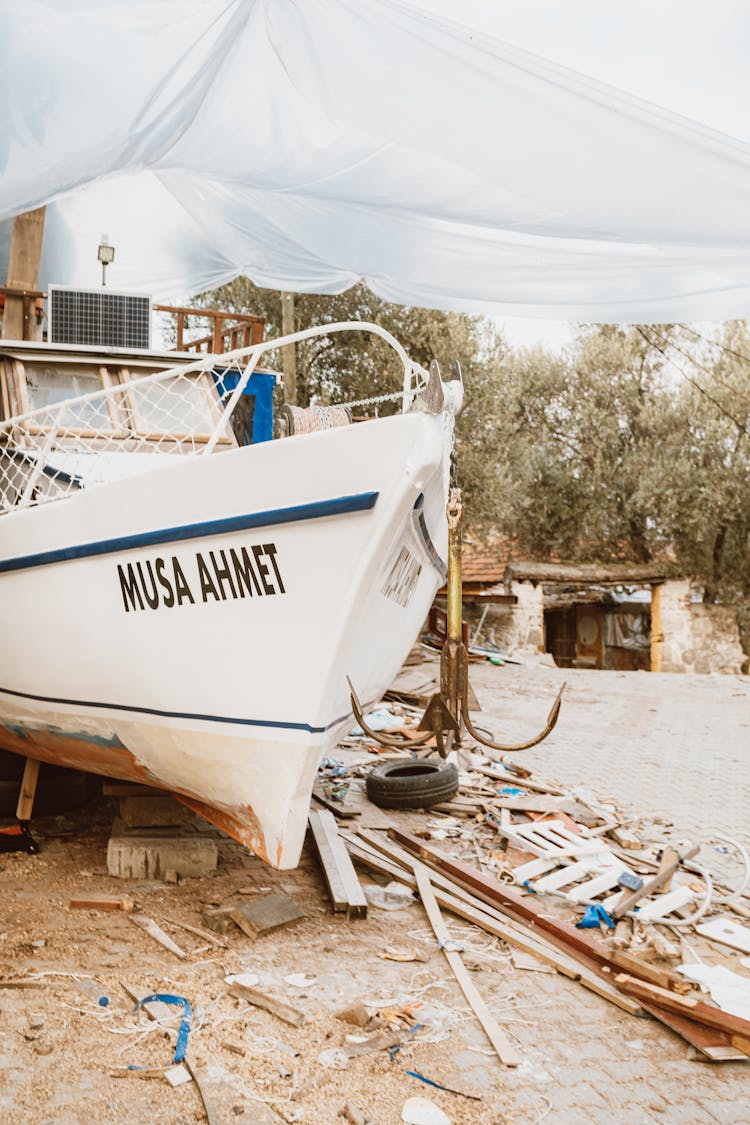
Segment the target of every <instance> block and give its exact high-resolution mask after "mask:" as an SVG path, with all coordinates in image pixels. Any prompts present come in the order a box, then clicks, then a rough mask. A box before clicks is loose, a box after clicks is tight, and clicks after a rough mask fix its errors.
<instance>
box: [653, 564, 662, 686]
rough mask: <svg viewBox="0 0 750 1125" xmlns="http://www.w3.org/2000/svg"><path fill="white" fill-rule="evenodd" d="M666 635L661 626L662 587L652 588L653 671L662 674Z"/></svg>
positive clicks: (657, 584)
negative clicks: (662, 657) (662, 655)
mask: <svg viewBox="0 0 750 1125" xmlns="http://www.w3.org/2000/svg"><path fill="white" fill-rule="evenodd" d="M663 645H664V633H663V631H662V625H661V585H660V584H659V583H654V585H652V587H651V671H652V672H661V654H662V647H663Z"/></svg>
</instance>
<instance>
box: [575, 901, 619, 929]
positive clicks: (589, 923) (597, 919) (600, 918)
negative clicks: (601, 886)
mask: <svg viewBox="0 0 750 1125" xmlns="http://www.w3.org/2000/svg"><path fill="white" fill-rule="evenodd" d="M602 922H604V924H605V926H609V928H610V930H614V928H615V923H614V920H613V919H612V917H611V916H610V915H609V914H608V913H607V911H606V910H605V909H604V907H603V906H599V905H596V906H587V907H586V913H585V914H584V916H583V918H581V921H580V922H576V926H577V927H578V929H579V930H598V929H599V926H600V925H601V923H602Z"/></svg>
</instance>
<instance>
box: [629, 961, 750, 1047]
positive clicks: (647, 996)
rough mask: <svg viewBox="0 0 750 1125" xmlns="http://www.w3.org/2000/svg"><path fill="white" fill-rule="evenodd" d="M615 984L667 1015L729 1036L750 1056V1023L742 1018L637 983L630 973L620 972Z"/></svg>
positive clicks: (643, 983)
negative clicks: (678, 1017)
mask: <svg viewBox="0 0 750 1125" xmlns="http://www.w3.org/2000/svg"><path fill="white" fill-rule="evenodd" d="M615 985H616V986H617V988H619V989H621V990H622V991H623V992H626V993H628V994H629V995H631V996H637V997H638V998H639V999H641V1000H645V1001H646V1002H648V1003H651V1004H653V1005H655V1006H657V1007H659V1008H665V1009H666V1010H667V1011H668V1012H674V1013H675V1014H676V1015H678V1016H684V1017H685V1018H686V1019H690V1020H693V1021H694V1022H695V1023H699V1024H703V1026H704V1027H711V1028H714V1029H715V1030H716V1031H722V1032H724V1034H725V1035H728V1036H729V1038H730V1042H731V1044H732V1046H733V1047H735V1048H736V1049H737V1050H738V1051H742V1052H743V1054H745V1055H748V1056H750V1020H743V1019H741V1017H740V1016H735V1015H732V1013H731V1012H725V1011H723V1010H722V1009H721V1008H714V1007H713V1006H712V1005H710V1004H704V1003H703V1001H701V1000H695V999H693V997H692V996H678V995H677V994H676V993H674V992H669V991H668V990H667V989H666V988H659V987H658V986H657V985H655V984H648V983H647V982H646V981H641V980H636V979H635V977H631V976H629V975H628V974H627V973H620V974H618V976H616V977H615Z"/></svg>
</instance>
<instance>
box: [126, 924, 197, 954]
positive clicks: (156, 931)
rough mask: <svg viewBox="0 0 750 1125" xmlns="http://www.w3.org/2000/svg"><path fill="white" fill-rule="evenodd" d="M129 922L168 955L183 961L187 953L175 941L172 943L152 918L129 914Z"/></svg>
mask: <svg viewBox="0 0 750 1125" xmlns="http://www.w3.org/2000/svg"><path fill="white" fill-rule="evenodd" d="M129 917H130V921H131V922H132V923H133V924H134V925H136V926H138V927H139V928H140V929H141V930H143V931H144V932H145V933H147V934H148V936H149V937H150V938H153V940H154V941H156V942H158V943H159V945H161V946H163V947H164V949H168V950H169V952H170V953H174V955H175V957H179V958H180V960H181V961H184V960H185V959H186V957H187V953H186V952H185V950H184V949H181V948H180V946H179V945H178V944H177V942H176V941H172V939H171V937H170V936H169V934H165V933H164V930H163V929H162V928H161V926H159V925H157V924H156V922H155V921H154V920H153V918H149V917H148V915H147V914H131V915H130V916H129Z"/></svg>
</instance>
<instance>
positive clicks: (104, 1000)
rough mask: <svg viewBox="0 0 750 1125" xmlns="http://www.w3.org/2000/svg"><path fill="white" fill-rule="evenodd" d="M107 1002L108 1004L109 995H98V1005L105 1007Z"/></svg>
mask: <svg viewBox="0 0 750 1125" xmlns="http://www.w3.org/2000/svg"><path fill="white" fill-rule="evenodd" d="M108 1004H109V996H100V997H99V1007H100V1008H106V1007H107V1005H108Z"/></svg>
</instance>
